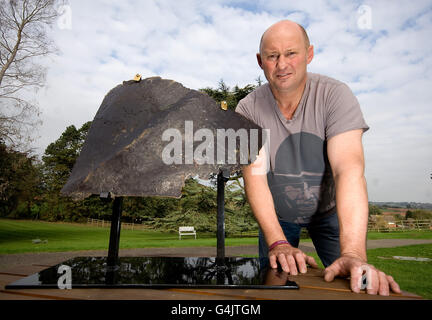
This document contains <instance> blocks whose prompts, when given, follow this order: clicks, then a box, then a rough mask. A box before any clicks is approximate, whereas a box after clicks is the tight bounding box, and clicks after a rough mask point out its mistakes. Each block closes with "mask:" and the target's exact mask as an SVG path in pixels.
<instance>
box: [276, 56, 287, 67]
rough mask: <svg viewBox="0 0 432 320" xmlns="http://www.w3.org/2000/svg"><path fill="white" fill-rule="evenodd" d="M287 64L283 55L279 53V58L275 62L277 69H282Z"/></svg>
mask: <svg viewBox="0 0 432 320" xmlns="http://www.w3.org/2000/svg"><path fill="white" fill-rule="evenodd" d="M287 65H288V60H287V58H286V57H284V56H283V55H280V56H279V59H278V63H277V66H278V69H282V70H283V69H285V68H286V67H287Z"/></svg>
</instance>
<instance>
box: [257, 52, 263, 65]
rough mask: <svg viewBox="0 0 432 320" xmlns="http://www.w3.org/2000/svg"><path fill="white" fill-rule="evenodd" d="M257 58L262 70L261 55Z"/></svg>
mask: <svg viewBox="0 0 432 320" xmlns="http://www.w3.org/2000/svg"><path fill="white" fill-rule="evenodd" d="M256 57H257V61H258V65H259V66H260V68H261V69H262V68H263V67H262V60H261V55H260V54H259V53H257V54H256Z"/></svg>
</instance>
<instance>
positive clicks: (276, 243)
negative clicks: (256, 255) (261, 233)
mask: <svg viewBox="0 0 432 320" xmlns="http://www.w3.org/2000/svg"><path fill="white" fill-rule="evenodd" d="M280 244H289V242H288V241H286V240H278V241H275V242H273V243H272V244H271V245H270V247H269V249H268V250H269V251H271V250H272V249H274V248H275V247H277V246H278V245H280Z"/></svg>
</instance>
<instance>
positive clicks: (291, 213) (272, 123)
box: [236, 73, 369, 224]
mask: <svg viewBox="0 0 432 320" xmlns="http://www.w3.org/2000/svg"><path fill="white" fill-rule="evenodd" d="M236 112H238V113H240V114H241V115H243V116H245V117H246V118H248V119H250V120H251V121H253V122H255V123H256V124H257V125H259V126H260V127H262V128H264V129H269V131H270V170H269V172H268V174H267V180H268V184H269V188H270V191H271V193H272V196H273V201H274V204H275V209H276V213H277V215H278V218H279V219H281V220H283V221H287V222H294V223H298V224H300V223H309V222H310V221H311V219H312V218H318V217H321V216H324V215H327V214H331V213H333V212H335V211H336V199H335V197H336V191H335V186H334V180H333V175H332V171H331V168H330V164H329V160H328V157H327V140H328V139H330V138H331V137H333V136H335V135H337V134H340V133H342V132H346V131H349V130H354V129H363V131H366V130H368V129H369V127H368V126H367V124H366V122H365V121H364V118H363V114H362V112H361V109H360V105H359V103H358V101H357V99H356V97H355V96H354V94H353V93H352V92H351V90H350V88H349V87H348V86H347V85H346V84H344V83H342V82H340V81H338V80H335V79H332V78H329V77H327V76H323V75H319V74H314V73H308V75H307V82H306V87H305V89H304V92H303V96H302V98H301V100H300V103H299V105H298V107H297V109H296V111H295V113H294V115H293V117H292V119H291V120H287V119H286V118H285V117H284V116H283V114H282V113H281V111H280V110H279V107H278V106H277V103H276V100H275V99H274V96H273V94H272V92H271V89H270V86H269V84H268V83H266V84H264V85H262V86H260V87H258V88H257V89H255V90H254V91H253V92H251V93H250V94H249V95H248V96H246V97H245V98H244V99H242V100H241V101H240V102H239V104H238V105H237V108H236Z"/></svg>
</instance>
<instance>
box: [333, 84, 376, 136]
mask: <svg viewBox="0 0 432 320" xmlns="http://www.w3.org/2000/svg"><path fill="white" fill-rule="evenodd" d="M326 107H327V109H326V111H327V113H326V123H325V134H326V139H327V140H328V139H330V138H332V137H334V136H336V135H338V134H340V133H343V132H346V131H350V130H356V129H363V132H365V131H367V130H368V129H369V126H368V125H367V124H366V122H365V120H364V118H363V113H362V111H361V108H360V104H359V102H358V100H357V98H356V97H355V96H354V94H353V93H352V91H351V89H350V88H349V87H348V86H347V85H346V84H344V83H341V84H339V85H337V86H335V87H334V88H333V90H331V92H330V93H329V95H328V97H327V101H326Z"/></svg>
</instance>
